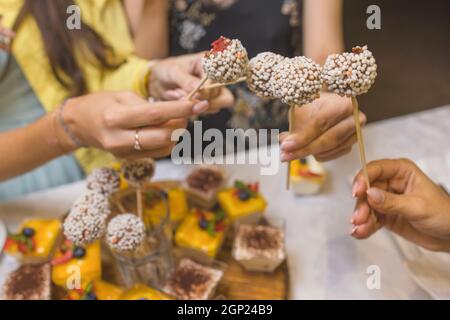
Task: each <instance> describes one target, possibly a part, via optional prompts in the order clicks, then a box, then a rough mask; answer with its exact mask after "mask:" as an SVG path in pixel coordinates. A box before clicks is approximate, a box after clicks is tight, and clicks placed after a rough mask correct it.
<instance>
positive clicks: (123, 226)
mask: <svg viewBox="0 0 450 320" xmlns="http://www.w3.org/2000/svg"><path fill="white" fill-rule="evenodd" d="M144 239H145V226H144V222H143V221H142V220H141V219H140V218H139V217H137V216H135V215H134V214H121V215H118V216H116V217H115V218H113V219H112V220H111V221H110V222H109V224H108V228H107V232H106V240H107V242H108V245H109V246H110V247H111V249H113V250H116V251H119V252H130V251H135V250H136V249H137V248H138V247H139V246H140V245H141V244H142V243H143V241H144Z"/></svg>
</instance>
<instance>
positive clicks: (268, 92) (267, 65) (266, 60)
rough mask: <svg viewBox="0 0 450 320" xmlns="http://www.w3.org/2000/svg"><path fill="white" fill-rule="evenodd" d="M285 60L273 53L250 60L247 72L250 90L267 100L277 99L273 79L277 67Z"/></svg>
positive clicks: (265, 53) (264, 53) (262, 54)
mask: <svg viewBox="0 0 450 320" xmlns="http://www.w3.org/2000/svg"><path fill="white" fill-rule="evenodd" d="M284 59H285V58H284V57H283V56H281V55H279V54H275V53H273V52H263V53H260V54H258V55H257V56H256V57H254V58H253V59H251V60H250V63H249V68H248V71H247V84H248V87H249V89H250V90H251V91H252V92H253V93H255V94H256V95H257V96H259V97H261V98H266V99H275V98H276V96H275V93H274V92H273V86H272V84H271V81H270V80H271V79H272V77H273V72H274V69H275V66H276V65H277V64H278V63H281V62H282V61H283V60H284Z"/></svg>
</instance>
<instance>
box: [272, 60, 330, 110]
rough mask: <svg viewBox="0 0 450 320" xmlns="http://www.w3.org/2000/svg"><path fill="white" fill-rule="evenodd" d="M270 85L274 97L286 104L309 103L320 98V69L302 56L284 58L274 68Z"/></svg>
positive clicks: (299, 104)
mask: <svg viewBox="0 0 450 320" xmlns="http://www.w3.org/2000/svg"><path fill="white" fill-rule="evenodd" d="M271 85H272V86H273V89H272V90H273V92H274V94H275V96H276V97H277V98H279V99H281V100H282V101H283V102H284V103H286V104H289V105H297V106H301V105H304V104H307V103H310V102H312V101H313V100H315V99H317V98H319V97H320V90H321V88H322V74H321V67H320V65H319V64H317V63H315V62H314V61H313V60H311V59H309V58H306V57H303V56H299V57H295V58H291V59H288V58H286V59H284V60H283V61H282V62H280V63H278V64H277V65H276V66H275V69H274V72H273V77H272V79H271Z"/></svg>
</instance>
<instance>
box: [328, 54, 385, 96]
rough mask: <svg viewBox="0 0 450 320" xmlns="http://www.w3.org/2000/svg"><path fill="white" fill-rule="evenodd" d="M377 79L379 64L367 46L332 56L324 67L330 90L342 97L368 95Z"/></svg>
mask: <svg viewBox="0 0 450 320" xmlns="http://www.w3.org/2000/svg"><path fill="white" fill-rule="evenodd" d="M376 77H377V64H376V61H375V58H374V57H373V54H372V52H370V51H369V50H368V49H367V46H364V47H355V48H353V49H352V52H344V53H342V54H333V55H330V56H329V57H328V58H327V61H326V62H325V65H324V67H323V78H324V81H325V83H326V84H327V86H328V90H329V91H331V92H334V93H337V94H339V95H341V96H347V97H355V96H358V95H360V94H363V93H366V92H367V91H369V89H370V87H371V86H372V85H373V84H374V82H375V79H376Z"/></svg>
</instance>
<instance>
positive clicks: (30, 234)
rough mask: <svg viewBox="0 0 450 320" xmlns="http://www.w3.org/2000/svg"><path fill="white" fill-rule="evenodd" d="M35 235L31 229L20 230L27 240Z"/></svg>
mask: <svg viewBox="0 0 450 320" xmlns="http://www.w3.org/2000/svg"><path fill="white" fill-rule="evenodd" d="M35 233H36V232H35V231H34V229H33V228H23V230H22V234H23V235H24V236H25V237H27V238H31V237H32V236H34V234H35Z"/></svg>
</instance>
